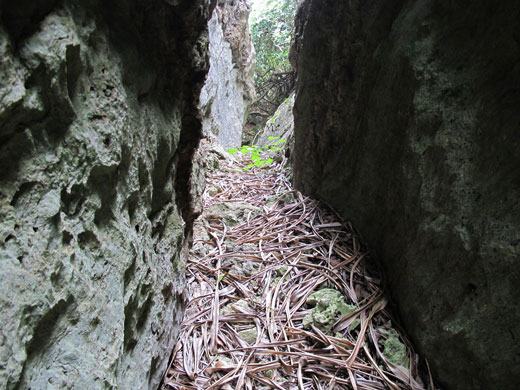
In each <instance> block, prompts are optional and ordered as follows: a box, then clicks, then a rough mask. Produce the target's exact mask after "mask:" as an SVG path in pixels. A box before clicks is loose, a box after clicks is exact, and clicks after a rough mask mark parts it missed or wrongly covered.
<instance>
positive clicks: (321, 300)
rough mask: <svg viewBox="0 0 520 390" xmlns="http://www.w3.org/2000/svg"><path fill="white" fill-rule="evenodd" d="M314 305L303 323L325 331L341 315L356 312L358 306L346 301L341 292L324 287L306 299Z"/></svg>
mask: <svg viewBox="0 0 520 390" xmlns="http://www.w3.org/2000/svg"><path fill="white" fill-rule="evenodd" d="M306 303H307V305H309V306H312V307H313V308H312V309H311V311H310V312H309V313H308V314H307V315H306V316H305V317H304V318H303V325H304V327H306V328H310V326H311V324H312V325H314V326H316V327H317V328H319V329H321V330H323V331H325V330H328V329H329V328H330V327H331V326H332V325H334V323H335V322H336V321H338V320H339V319H340V318H341V317H343V316H346V315H348V314H350V313H352V312H354V311H355V310H356V309H357V307H356V306H353V305H349V304H347V303H346V302H345V297H344V296H343V294H341V292H339V291H337V290H334V289H331V288H324V289H321V290H318V291H315V292H313V293H312V294H311V295H309V297H308V298H307V301H306Z"/></svg>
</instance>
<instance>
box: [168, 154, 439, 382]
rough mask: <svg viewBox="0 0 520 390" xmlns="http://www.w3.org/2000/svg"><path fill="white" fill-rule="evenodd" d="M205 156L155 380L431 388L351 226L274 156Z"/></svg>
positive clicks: (423, 363) (376, 274) (420, 363)
mask: <svg viewBox="0 0 520 390" xmlns="http://www.w3.org/2000/svg"><path fill="white" fill-rule="evenodd" d="M213 157H215V156H213ZM214 161H216V162H215V164H216V165H217V164H218V165H220V169H219V170H215V171H213V172H210V173H209V174H208V176H207V178H206V180H207V187H206V191H205V193H204V195H203V202H204V206H203V209H204V212H203V214H202V216H201V217H200V218H199V219H198V220H197V221H196V223H195V227H194V245H193V248H192V250H191V252H190V256H189V262H188V264H187V269H186V278H187V285H188V297H187V307H186V312H185V316H184V320H183V323H182V330H181V335H180V338H179V341H178V343H177V345H176V348H175V351H174V355H173V356H174V358H173V360H172V362H171V365H170V368H169V369H168V372H167V375H166V377H165V379H164V387H163V389H164V390H166V389H235V390H239V389H289V390H292V389H295V390H296V389H299V390H301V389H425V388H433V387H432V385H431V384H429V385H427V383H428V382H430V380H429V378H427V380H424V378H423V379H421V378H420V376H419V374H418V371H419V367H421V369H424V368H425V366H426V364H425V362H424V361H420V360H419V357H418V356H417V355H416V354H415V352H414V351H413V349H412V347H411V346H410V343H409V342H408V340H407V339H406V336H405V335H403V334H402V332H400V331H399V330H398V329H396V328H395V327H394V322H393V321H392V319H391V316H390V314H389V312H388V311H387V310H386V304H387V300H386V298H385V294H384V292H383V291H382V290H381V286H380V278H379V276H378V273H377V269H376V267H375V265H374V263H373V262H372V261H371V259H370V258H369V256H367V253H366V251H365V250H364V248H363V246H362V244H361V243H360V241H359V239H358V238H357V236H356V234H355V232H354V230H353V229H352V227H351V226H350V225H349V224H343V223H342V222H341V221H340V220H339V219H338V218H337V217H336V216H335V215H334V214H333V213H332V212H331V211H330V210H328V209H327V208H326V207H324V206H322V205H320V204H319V203H318V202H317V201H315V200H312V199H309V198H306V197H304V196H302V195H301V194H300V193H299V192H297V191H295V190H293V189H292V187H291V185H290V183H289V181H288V180H287V178H286V172H285V171H284V170H283V169H282V168H281V166H280V165H279V164H274V166H271V167H269V168H268V169H266V168H264V169H254V170H248V171H244V170H243V168H244V167H245V166H247V164H248V161H247V158H244V157H239V158H237V159H231V158H226V159H221V160H218V161H217V160H215V159H214ZM430 383H431V382H430Z"/></svg>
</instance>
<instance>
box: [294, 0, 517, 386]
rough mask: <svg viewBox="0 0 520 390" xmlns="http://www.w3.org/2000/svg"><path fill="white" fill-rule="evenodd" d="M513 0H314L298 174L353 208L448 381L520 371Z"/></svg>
mask: <svg viewBox="0 0 520 390" xmlns="http://www.w3.org/2000/svg"><path fill="white" fill-rule="evenodd" d="M519 17H520V3H518V2H517V1H512V0H506V1H502V2H499V3H497V2H487V1H486V2H478V3H475V2H469V1H462V2H454V1H450V2H442V1H432V0H420V1H411V2H405V1H389V2H361V1H354V0H351V1H345V2H337V1H333V0H324V1H318V0H307V1H306V2H305V3H304V5H303V8H301V9H300V12H299V16H298V18H299V22H298V26H297V35H298V42H297V44H296V45H295V51H294V53H293V59H295V60H296V65H297V71H298V82H297V94H296V103H295V109H294V114H295V133H296V143H295V152H294V153H295V157H294V175H295V181H296V184H297V186H298V187H299V188H300V189H302V190H303V191H304V192H306V193H307V194H311V195H315V196H317V197H319V198H321V199H323V200H325V201H327V202H328V203H329V204H331V205H332V206H333V207H334V208H336V209H337V210H338V211H339V212H340V213H341V214H342V216H343V217H345V218H348V219H351V220H353V221H354V223H355V224H356V226H358V228H359V229H360V230H361V232H362V233H363V235H364V236H365V238H366V239H367V241H368V242H369V244H370V245H372V246H373V249H374V250H375V252H376V253H377V254H378V256H379V257H380V259H381V261H382V262H383V265H384V267H385V269H386V273H387V276H388V282H389V287H390V289H391V291H392V294H393V297H394V298H395V301H396V303H397V307H398V310H399V313H400V315H401V317H402V320H403V322H404V325H405V327H406V328H407V330H408V331H409V332H410V333H411V335H412V336H413V338H414V339H415V341H416V345H417V346H418V347H419V350H420V351H421V352H423V353H424V354H425V355H426V357H427V358H428V359H429V361H430V364H431V367H432V369H433V372H434V374H435V376H436V378H437V379H438V380H439V381H440V383H441V384H442V385H443V386H444V387H445V388H447V389H491V388H496V389H498V388H500V389H514V388H518V378H520V347H519V346H520V343H519V339H520V328H519V324H520V307H519V302H520V289H518V286H519V285H520V267H519V264H518V260H519V258H520V240H519V237H520V207H519V199H520V181H519V178H520V153H519V150H520V136H519V133H518V131H519V130H518V129H519V124H520V92H519V91H520V65H519V64H520V61H519V60H520V35H519V34H518V28H517V24H518V23H517V21H518V19H519Z"/></svg>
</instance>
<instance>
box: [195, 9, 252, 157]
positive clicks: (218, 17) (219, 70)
mask: <svg viewBox="0 0 520 390" xmlns="http://www.w3.org/2000/svg"><path fill="white" fill-rule="evenodd" d="M249 11H250V7H249V5H248V3H247V0H232V1H231V0H228V1H224V0H221V1H219V2H218V4H217V7H216V9H215V11H214V12H213V15H212V17H211V20H210V22H209V53H210V54H209V55H210V69H209V73H208V76H207V79H206V82H205V84H204V87H203V89H202V92H201V96H200V110H201V116H202V118H203V128H204V133H205V134H209V133H211V134H214V135H216V136H217V139H218V142H219V143H220V144H221V145H222V146H224V147H226V148H229V147H237V146H240V145H241V144H242V127H243V125H244V123H245V120H246V119H247V113H248V110H249V106H250V105H251V103H252V101H253V99H254V97H255V91H254V80H253V74H254V58H255V57H254V49H253V45H252V42H251V35H250V33H249V24H248V16H249Z"/></svg>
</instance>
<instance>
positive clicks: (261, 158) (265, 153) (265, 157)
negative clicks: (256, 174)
mask: <svg viewBox="0 0 520 390" xmlns="http://www.w3.org/2000/svg"><path fill="white" fill-rule="evenodd" d="M268 139H269V141H273V142H271V143H269V144H268V145H264V146H263V147H262V146H257V145H242V147H241V148H232V149H228V152H229V154H236V153H241V154H250V155H251V157H250V159H251V164H249V165H248V166H247V167H246V168H245V169H246V170H248V169H250V168H254V167H261V166H264V165H269V164H272V163H273V161H274V160H273V159H272V158H271V157H270V154H269V152H276V151H279V150H282V147H281V145H282V144H283V143H284V142H285V140H284V139H278V137H269V138H268Z"/></svg>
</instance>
